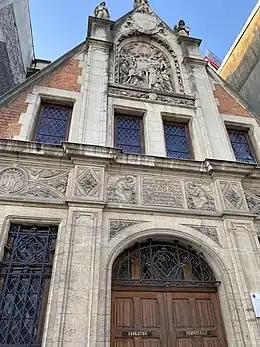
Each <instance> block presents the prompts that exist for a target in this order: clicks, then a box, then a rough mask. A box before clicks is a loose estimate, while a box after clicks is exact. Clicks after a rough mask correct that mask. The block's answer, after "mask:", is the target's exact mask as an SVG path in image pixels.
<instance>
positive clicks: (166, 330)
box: [111, 291, 227, 347]
mask: <svg viewBox="0 0 260 347" xmlns="http://www.w3.org/2000/svg"><path fill="white" fill-rule="evenodd" d="M111 347H227V342H226V339H225V332H224V328H223V322H222V317H221V311H220V305H219V300H218V295H217V293H214V292H213V293H211V292H198V293H197V292H153V291H151V292H150V291H149V292H145V291H139V292H134V291H113V292H112V317H111Z"/></svg>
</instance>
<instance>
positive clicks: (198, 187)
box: [185, 181, 216, 211]
mask: <svg viewBox="0 0 260 347" xmlns="http://www.w3.org/2000/svg"><path fill="white" fill-rule="evenodd" d="M185 193H186V198H187V204H188V208H189V209H193V210H204V211H216V206H215V201H214V197H213V192H212V189H211V186H210V184H208V183H200V182H193V181H186V182H185Z"/></svg>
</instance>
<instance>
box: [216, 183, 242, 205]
mask: <svg viewBox="0 0 260 347" xmlns="http://www.w3.org/2000/svg"><path fill="white" fill-rule="evenodd" d="M220 188H221V192H222V194H223V198H224V203H225V207H226V208H228V209H230V210H244V209H245V204H244V198H243V193H242V189H241V187H240V184H239V183H237V182H227V181H221V182H220Z"/></svg>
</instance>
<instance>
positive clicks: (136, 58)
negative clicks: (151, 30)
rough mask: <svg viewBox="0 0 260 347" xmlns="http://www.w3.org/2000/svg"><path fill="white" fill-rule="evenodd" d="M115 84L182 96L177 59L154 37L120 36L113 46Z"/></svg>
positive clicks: (182, 87) (161, 40) (163, 42)
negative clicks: (114, 48) (114, 50)
mask: <svg viewBox="0 0 260 347" xmlns="http://www.w3.org/2000/svg"><path fill="white" fill-rule="evenodd" d="M115 83H117V84H121V85H126V86H131V87H136V88H142V89H150V90H153V91H154V92H158V93H160V92H167V93H180V94H185V90H184V84H183V79H182V75H181V69H180V65H179V61H178V58H177V56H176V54H175V52H174V50H173V49H172V48H171V47H170V45H169V44H168V43H167V42H166V41H165V40H163V39H161V38H160V37H158V36H157V35H154V36H153V37H152V39H151V38H150V37H149V36H148V35H144V34H141V35H140V33H136V32H134V33H128V34H127V35H122V36H121V37H120V38H119V39H118V41H117V43H116V52H115Z"/></svg>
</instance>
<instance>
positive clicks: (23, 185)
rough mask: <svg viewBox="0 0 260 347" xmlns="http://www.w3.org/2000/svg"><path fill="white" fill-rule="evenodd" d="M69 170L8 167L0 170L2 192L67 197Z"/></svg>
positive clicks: (42, 196) (0, 190) (0, 189)
mask: <svg viewBox="0 0 260 347" xmlns="http://www.w3.org/2000/svg"><path fill="white" fill-rule="evenodd" d="M67 184H68V172H67V171H62V170H52V169H43V168H42V169H41V168H21V167H10V168H9V167H8V168H4V169H2V170H1V171H0V194H2V195H3V194H4V195H21V196H33V197H41V198H55V199H57V198H65V194H66V190H67Z"/></svg>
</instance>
